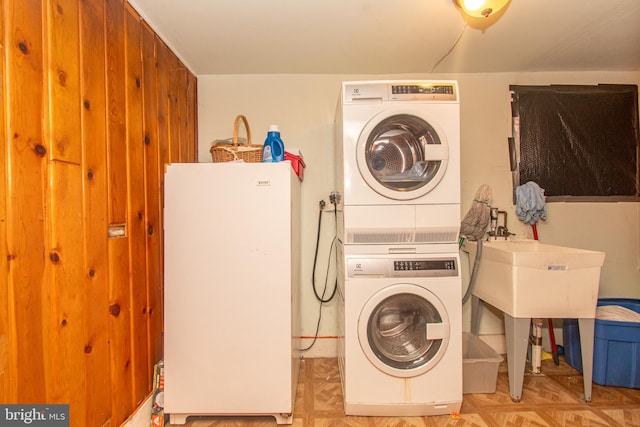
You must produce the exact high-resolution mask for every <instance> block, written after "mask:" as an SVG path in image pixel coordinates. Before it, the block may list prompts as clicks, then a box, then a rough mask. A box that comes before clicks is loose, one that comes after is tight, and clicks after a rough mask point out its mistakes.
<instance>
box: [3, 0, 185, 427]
mask: <svg viewBox="0 0 640 427" xmlns="http://www.w3.org/2000/svg"><path fill="white" fill-rule="evenodd" d="M0 5H1V7H0V13H1V14H2V17H1V19H0V23H1V24H0V25H1V26H2V27H1V28H0V37H1V38H2V40H1V44H0V55H1V58H2V64H1V66H0V73H1V74H2V81H3V83H4V85H3V86H0V97H1V99H0V101H1V102H0V109H1V113H2V114H0V129H2V131H3V132H2V135H1V137H0V156H1V159H0V160H1V166H0V402H2V403H69V404H70V410H71V414H70V418H71V425H72V426H78V427H85V426H104V425H113V426H118V425H120V424H121V423H122V422H124V421H125V420H126V419H127V417H128V416H129V415H130V414H131V413H132V412H133V410H134V409H135V408H136V407H137V406H138V405H139V404H140V403H141V402H142V401H143V400H144V399H145V398H146V397H147V396H148V395H149V393H150V392H151V389H152V372H153V366H154V364H155V363H156V362H157V361H158V360H160V359H161V358H162V288H163V285H162V254H163V243H162V200H163V182H162V180H163V175H164V164H166V163H168V162H193V161H196V156H197V154H196V153H197V148H196V147H197V137H196V84H197V82H196V78H195V76H194V75H193V74H191V73H190V72H189V71H188V70H187V69H186V68H185V67H184V65H183V64H182V63H181V61H180V60H179V59H178V58H177V57H176V56H175V54H174V53H173V52H171V51H170V50H169V49H168V48H167V46H166V45H165V44H164V43H163V42H162V40H160V39H159V38H158V36H157V35H156V34H155V33H154V32H153V30H152V29H151V28H150V27H149V25H147V23H145V22H144V21H142V20H141V19H140V16H139V15H138V14H137V13H136V11H135V10H134V9H133V8H132V7H131V6H130V5H129V4H128V3H126V2H125V1H123V0H0Z"/></svg>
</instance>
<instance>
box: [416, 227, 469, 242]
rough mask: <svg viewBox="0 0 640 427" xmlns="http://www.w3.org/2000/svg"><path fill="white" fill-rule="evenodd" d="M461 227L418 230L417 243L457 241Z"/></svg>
mask: <svg viewBox="0 0 640 427" xmlns="http://www.w3.org/2000/svg"><path fill="white" fill-rule="evenodd" d="M459 230H460V229H459V227H439V228H430V229H427V230H417V231H416V240H415V242H416V243H444V242H457V241H458V233H459Z"/></svg>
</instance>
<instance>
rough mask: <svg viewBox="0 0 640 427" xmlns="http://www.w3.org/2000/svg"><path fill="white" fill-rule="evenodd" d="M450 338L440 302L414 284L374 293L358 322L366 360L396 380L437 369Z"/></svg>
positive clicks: (445, 315)
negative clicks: (396, 378) (435, 367)
mask: <svg viewBox="0 0 640 427" xmlns="http://www.w3.org/2000/svg"><path fill="white" fill-rule="evenodd" d="M449 335H450V327H449V318H448V316H447V312H446V310H445V307H444V305H443V304H442V302H441V301H440V300H439V299H438V298H437V297H436V296H435V295H434V294H433V293H432V292H430V291H428V290H427V289H425V288H423V287H420V286H418V285H413V284H407V283H401V284H395V285H391V286H388V287H386V288H384V289H382V290H381V291H379V292H377V293H376V294H375V295H373V296H372V297H371V298H370V299H369V300H368V301H367V303H366V304H365V305H364V307H363V308H362V311H361V312H360V317H359V319H358V340H359V341H360V347H361V348H362V350H363V352H364V353H365V355H366V357H367V359H369V361H370V362H371V363H372V364H373V365H375V366H376V367H377V368H378V369H380V370H381V371H383V372H385V373H387V374H389V375H393V376H396V377H414V376H417V375H420V374H423V373H424V372H426V371H428V370H430V369H431V368H433V367H434V366H436V365H437V364H438V362H439V361H440V359H441V358H442V357H443V356H444V354H445V352H446V350H447V345H448V343H449Z"/></svg>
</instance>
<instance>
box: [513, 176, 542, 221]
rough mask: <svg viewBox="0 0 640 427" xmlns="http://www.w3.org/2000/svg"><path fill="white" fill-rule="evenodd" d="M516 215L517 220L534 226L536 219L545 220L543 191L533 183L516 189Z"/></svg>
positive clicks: (530, 182)
mask: <svg viewBox="0 0 640 427" xmlns="http://www.w3.org/2000/svg"><path fill="white" fill-rule="evenodd" d="M516 215H518V219H519V220H520V221H523V222H528V223H529V224H535V223H536V222H538V219H547V205H546V204H545V198H544V190H543V189H542V188H540V186H539V185H538V184H536V183H535V182H533V181H529V182H527V183H526V184H523V185H519V186H517V187H516Z"/></svg>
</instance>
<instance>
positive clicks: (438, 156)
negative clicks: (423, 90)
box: [356, 110, 449, 200]
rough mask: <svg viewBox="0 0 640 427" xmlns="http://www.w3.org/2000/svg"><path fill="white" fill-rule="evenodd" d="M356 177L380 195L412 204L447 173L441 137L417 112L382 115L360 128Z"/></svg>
mask: <svg viewBox="0 0 640 427" xmlns="http://www.w3.org/2000/svg"><path fill="white" fill-rule="evenodd" d="M356 150H357V152H356V159H357V163H358V169H359V171H360V175H361V176H362V178H363V179H364V180H365V182H366V183H367V184H368V185H369V187H371V189H373V190H374V191H376V192H377V193H379V194H380V195H382V196H384V197H387V198H390V199H394V200H412V199H416V198H418V197H421V196H423V195H425V194H427V193H428V192H430V191H431V190H433V189H434V188H435V187H436V186H437V185H438V183H439V182H440V180H441V179H442V177H443V176H444V174H445V172H446V169H447V162H448V159H449V147H448V145H447V140H446V137H445V135H444V133H443V132H442V131H441V130H439V129H438V128H437V125H436V124H434V123H427V121H426V120H424V119H422V118H420V116H419V115H418V112H416V111H412V110H406V111H399V110H395V111H394V113H393V114H390V113H389V112H383V113H380V114H378V115H376V116H375V117H374V118H373V119H371V120H370V121H369V122H368V123H367V124H366V125H365V127H364V128H363V130H362V132H361V133H360V137H359V139H358V143H357V146H356Z"/></svg>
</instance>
